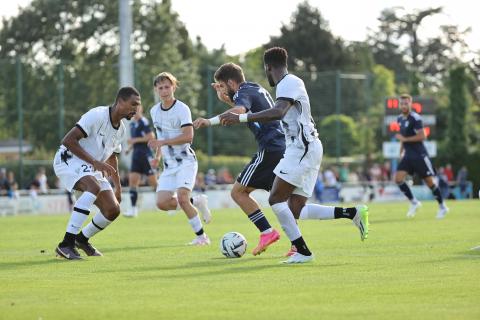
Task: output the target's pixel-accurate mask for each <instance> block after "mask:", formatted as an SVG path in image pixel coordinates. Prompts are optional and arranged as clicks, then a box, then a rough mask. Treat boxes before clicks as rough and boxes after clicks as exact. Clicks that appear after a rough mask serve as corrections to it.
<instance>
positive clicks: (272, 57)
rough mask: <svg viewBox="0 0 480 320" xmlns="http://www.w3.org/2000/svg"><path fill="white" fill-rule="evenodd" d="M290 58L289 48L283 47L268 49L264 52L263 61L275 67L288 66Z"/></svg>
mask: <svg viewBox="0 0 480 320" xmlns="http://www.w3.org/2000/svg"><path fill="white" fill-rule="evenodd" d="M287 60H288V53H287V50H285V49H284V48H281V47H273V48H270V49H267V50H266V51H265V53H264V54H263V62H264V63H265V64H268V65H271V66H273V67H275V68H279V67H286V66H287Z"/></svg>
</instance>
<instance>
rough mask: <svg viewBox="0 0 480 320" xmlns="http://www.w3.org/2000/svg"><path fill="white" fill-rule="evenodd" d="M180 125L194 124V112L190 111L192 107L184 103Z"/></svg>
mask: <svg viewBox="0 0 480 320" xmlns="http://www.w3.org/2000/svg"><path fill="white" fill-rule="evenodd" d="M179 116H180V127H181V128H183V127H188V126H193V122H192V113H191V112H190V109H189V108H188V107H187V106H186V105H184V106H183V108H182V109H181V112H180V115H179Z"/></svg>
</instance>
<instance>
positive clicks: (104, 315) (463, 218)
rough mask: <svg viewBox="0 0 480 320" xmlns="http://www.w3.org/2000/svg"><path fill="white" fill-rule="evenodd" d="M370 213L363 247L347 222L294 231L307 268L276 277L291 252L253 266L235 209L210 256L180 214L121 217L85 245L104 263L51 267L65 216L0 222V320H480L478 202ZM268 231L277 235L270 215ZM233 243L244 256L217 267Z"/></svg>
mask: <svg viewBox="0 0 480 320" xmlns="http://www.w3.org/2000/svg"><path fill="white" fill-rule="evenodd" d="M448 205H449V207H450V209H451V211H450V213H449V214H448V215H447V217H446V218H445V219H444V220H440V221H437V220H435V214H436V208H437V207H436V204H435V203H434V202H430V203H429V202H424V203H423V207H422V208H421V209H420V211H419V213H418V214H417V217H415V218H414V219H411V220H409V219H407V218H405V213H406V211H407V209H408V204H407V202H401V203H389V204H372V205H370V222H371V226H370V235H369V239H368V240H366V241H365V242H361V241H360V236H359V234H358V230H357V229H356V228H355V227H354V226H353V225H352V224H351V222H350V221H348V220H345V219H342V220H332V221H301V222H300V227H301V229H302V231H303V235H304V238H305V239H306V241H307V243H308V244H309V247H310V249H311V250H312V251H313V252H314V253H315V255H316V260H315V262H313V263H310V264H305V265H294V266H291V265H282V264H280V263H279V262H280V261H282V260H283V258H282V255H283V254H284V253H285V252H286V251H287V250H288V248H289V241H288V239H287V238H286V236H284V234H283V233H282V236H283V237H282V239H281V240H280V241H279V242H277V243H276V244H274V245H273V246H272V247H270V248H269V249H268V250H267V251H266V252H265V253H263V254H262V255H260V256H258V257H253V256H252V255H251V250H252V249H253V248H254V247H255V245H256V244H257V241H258V232H257V231H256V229H255V228H254V226H253V225H252V224H251V223H250V222H249V220H248V219H247V218H246V216H245V215H244V214H243V213H242V212H241V211H240V210H239V209H238V210H237V209H235V210H234V209H232V210H217V211H214V213H213V214H214V220H213V222H212V223H211V224H210V225H207V226H206V231H207V233H208V234H209V236H210V238H211V239H212V242H213V243H212V245H211V246H210V247H187V246H185V243H187V242H188V241H190V240H191V239H192V238H193V235H192V232H191V229H190V226H189V225H188V223H187V220H186V218H185V216H184V214H183V213H178V214H177V215H175V216H168V215H166V214H165V213H161V212H156V213H153V212H152V213H143V214H141V215H140V217H139V218H136V219H127V218H124V217H119V219H118V220H117V221H115V222H114V223H113V224H112V225H111V226H110V227H109V228H108V229H106V230H105V232H102V233H100V234H99V235H98V236H96V237H95V238H94V239H93V241H92V243H94V244H95V245H96V246H97V247H98V248H99V249H100V250H101V251H103V253H104V254H105V257H100V258H98V257H97V258H96V257H87V258H86V259H85V260H83V261H62V260H58V259H55V257H54V252H53V250H54V248H55V246H56V244H57V243H58V242H59V240H60V239H61V237H62V236H63V233H64V230H65V225H66V223H67V220H68V215H63V216H17V217H6V218H0V319H68V320H71V319H229V320H230V319H276V320H277V319H367V318H368V319H402V320H403V319H412V318H416V319H480V302H479V301H480V250H479V251H472V250H470V248H472V247H475V246H480V209H479V207H480V202H479V201H478V200H477V201H465V202H449V203H448ZM265 212H266V215H267V217H268V218H269V220H270V222H271V223H272V224H273V225H274V226H275V227H276V228H279V225H278V222H277V220H276V218H275V216H274V215H273V213H272V212H271V211H270V209H266V210H265ZM228 231H238V232H240V233H242V234H243V235H245V237H246V238H247V240H248V241H249V247H248V252H247V254H246V255H245V256H244V257H242V258H240V259H226V258H224V257H223V256H222V255H221V254H220V251H219V241H220V238H221V236H222V235H223V234H224V233H226V232H228Z"/></svg>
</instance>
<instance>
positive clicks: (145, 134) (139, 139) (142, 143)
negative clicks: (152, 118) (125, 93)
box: [124, 106, 157, 217]
mask: <svg viewBox="0 0 480 320" xmlns="http://www.w3.org/2000/svg"><path fill="white" fill-rule="evenodd" d="M130 136H131V138H130V139H128V144H129V150H130V149H133V154H132V165H131V168H130V173H129V175H128V187H129V188H130V203H131V208H130V210H128V211H127V212H125V213H124V216H125V217H136V216H137V215H138V208H137V199H138V191H137V188H138V186H139V185H140V179H141V178H142V175H146V176H147V180H148V184H149V185H150V186H152V187H153V189H154V190H155V189H156V187H157V177H156V175H155V169H153V168H152V164H153V165H154V166H155V165H156V163H155V161H154V159H153V155H152V151H151V150H150V148H149V147H148V146H147V142H148V141H149V140H152V139H155V136H154V134H153V132H152V130H151V129H150V127H149V125H148V119H147V118H145V117H144V116H143V107H142V106H139V108H138V110H137V113H136V114H135V116H134V117H133V120H132V121H131V122H130ZM151 163H152V164H151Z"/></svg>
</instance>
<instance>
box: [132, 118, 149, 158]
mask: <svg viewBox="0 0 480 320" xmlns="http://www.w3.org/2000/svg"><path fill="white" fill-rule="evenodd" d="M150 132H152V129H150V127H149V125H148V119H147V118H145V117H142V118H141V119H140V120H138V121H135V120H132V122H130V136H131V137H132V138H140V137H144V136H145V135H147V134H148V133H150ZM136 154H146V155H147V156H150V155H151V154H152V152H151V150H150V148H149V147H148V146H147V143H146V142H141V143H135V144H134V145H133V155H136Z"/></svg>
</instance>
